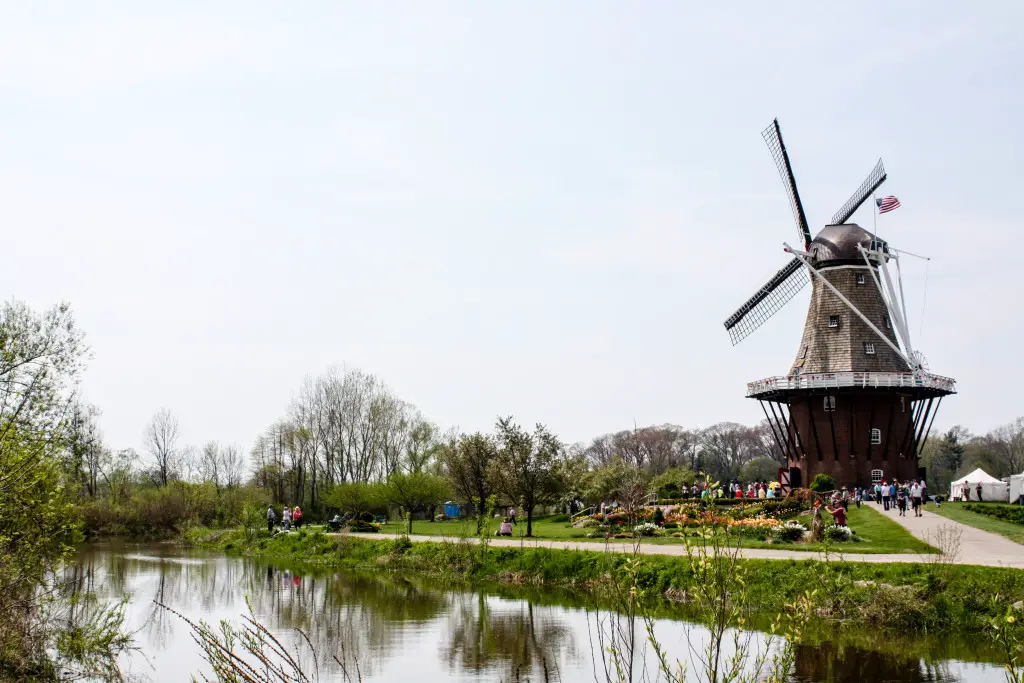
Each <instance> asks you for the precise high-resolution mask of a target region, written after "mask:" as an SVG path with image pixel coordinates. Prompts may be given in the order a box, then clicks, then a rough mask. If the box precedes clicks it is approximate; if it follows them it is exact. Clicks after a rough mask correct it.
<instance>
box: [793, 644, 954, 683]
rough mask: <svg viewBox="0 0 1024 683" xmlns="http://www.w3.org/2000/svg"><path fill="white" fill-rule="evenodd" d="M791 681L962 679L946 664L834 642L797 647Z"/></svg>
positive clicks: (930, 682)
mask: <svg viewBox="0 0 1024 683" xmlns="http://www.w3.org/2000/svg"><path fill="white" fill-rule="evenodd" d="M794 678H795V680H797V681H807V682H808V683H812V682H814V683H816V682H818V681H827V682H828V683H860V682H861V681H877V682H879V683H881V682H882V681H886V682H889V683H953V682H955V681H959V680H961V679H960V678H959V677H957V676H955V675H954V674H953V673H952V672H951V671H950V667H949V666H948V665H947V664H945V663H941V662H939V663H929V662H926V661H923V660H921V659H920V658H917V657H906V656H901V655H900V654H898V653H893V652H875V651H872V650H864V649H861V648H856V647H843V646H841V645H837V644H835V643H821V644H818V645H815V646H808V645H802V646H800V647H799V649H798V650H797V658H796V672H795V675H794Z"/></svg>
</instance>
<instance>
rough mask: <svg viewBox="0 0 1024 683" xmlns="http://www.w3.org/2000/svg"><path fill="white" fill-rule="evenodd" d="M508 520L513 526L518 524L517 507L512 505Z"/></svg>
mask: <svg viewBox="0 0 1024 683" xmlns="http://www.w3.org/2000/svg"><path fill="white" fill-rule="evenodd" d="M508 521H509V523H510V524H512V525H513V526H517V524H516V509H515V508H514V507H511V508H509V509H508Z"/></svg>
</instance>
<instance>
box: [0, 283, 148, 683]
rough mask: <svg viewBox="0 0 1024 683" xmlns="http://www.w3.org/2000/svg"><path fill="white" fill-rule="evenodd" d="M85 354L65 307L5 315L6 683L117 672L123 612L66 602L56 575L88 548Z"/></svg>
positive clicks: (0, 415)
mask: <svg viewBox="0 0 1024 683" xmlns="http://www.w3.org/2000/svg"><path fill="white" fill-rule="evenodd" d="M85 357H86V348H85V344H84V340H83V337H82V334H81V333H80V332H79V331H78V329H77V328H76V327H75V324H74V319H73V318H72V316H71V312H70V310H69V309H68V307H67V306H65V305H61V306H57V307H55V308H53V309H51V310H50V311H47V312H46V313H44V314H37V313H35V312H34V311H32V310H31V309H29V308H27V307H26V306H24V305H21V304H13V303H7V304H3V305H2V307H0V679H8V678H9V679H11V680H18V681H23V680H53V679H56V678H58V677H65V678H74V677H75V676H86V675H106V674H108V673H112V672H116V664H115V665H113V669H111V666H112V663H113V662H114V656H115V655H116V653H117V652H118V651H119V650H120V649H122V648H124V647H126V646H127V645H128V639H127V638H126V637H125V636H123V635H122V634H121V633H120V626H121V622H120V612H119V611H118V609H117V608H116V607H113V608H106V607H103V606H95V605H91V606H90V605H87V604H85V603H83V602H80V601H73V600H72V601H69V600H63V599H62V589H63V586H62V585H61V583H60V582H59V580H58V579H57V576H58V570H59V568H60V567H61V565H62V564H63V563H64V561H65V560H66V559H67V558H68V557H69V556H70V554H71V552H72V551H73V549H74V546H75V543H77V542H78V541H79V540H80V539H81V535H80V533H79V524H78V518H77V515H76V514H75V507H74V502H75V492H74V491H73V490H69V488H68V487H67V484H68V481H67V478H66V472H67V464H68V459H69V457H70V455H71V454H72V453H73V452H74V449H75V441H74V438H73V435H74V429H73V424H74V421H75V419H76V415H77V413H76V410H75V405H74V393H73V389H74V387H75V385H76V383H77V381H78V378H79V376H80V374H81V371H82V368H83V366H84V360H85Z"/></svg>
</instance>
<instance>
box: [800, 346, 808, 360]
mask: <svg viewBox="0 0 1024 683" xmlns="http://www.w3.org/2000/svg"><path fill="white" fill-rule="evenodd" d="M800 357H801V358H807V347H806V346H804V348H803V349H802V350H801V351H800Z"/></svg>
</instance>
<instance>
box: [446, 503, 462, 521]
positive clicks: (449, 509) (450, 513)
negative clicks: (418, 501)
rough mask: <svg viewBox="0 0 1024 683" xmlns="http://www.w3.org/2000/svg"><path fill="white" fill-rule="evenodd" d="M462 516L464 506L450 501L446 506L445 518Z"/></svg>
mask: <svg viewBox="0 0 1024 683" xmlns="http://www.w3.org/2000/svg"><path fill="white" fill-rule="evenodd" d="M461 514H462V506H461V505H459V504H458V503H455V502H453V501H450V500H449V501H448V502H447V503H445V504H444V516H445V517H452V518H456V517H458V516H459V515H461Z"/></svg>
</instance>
